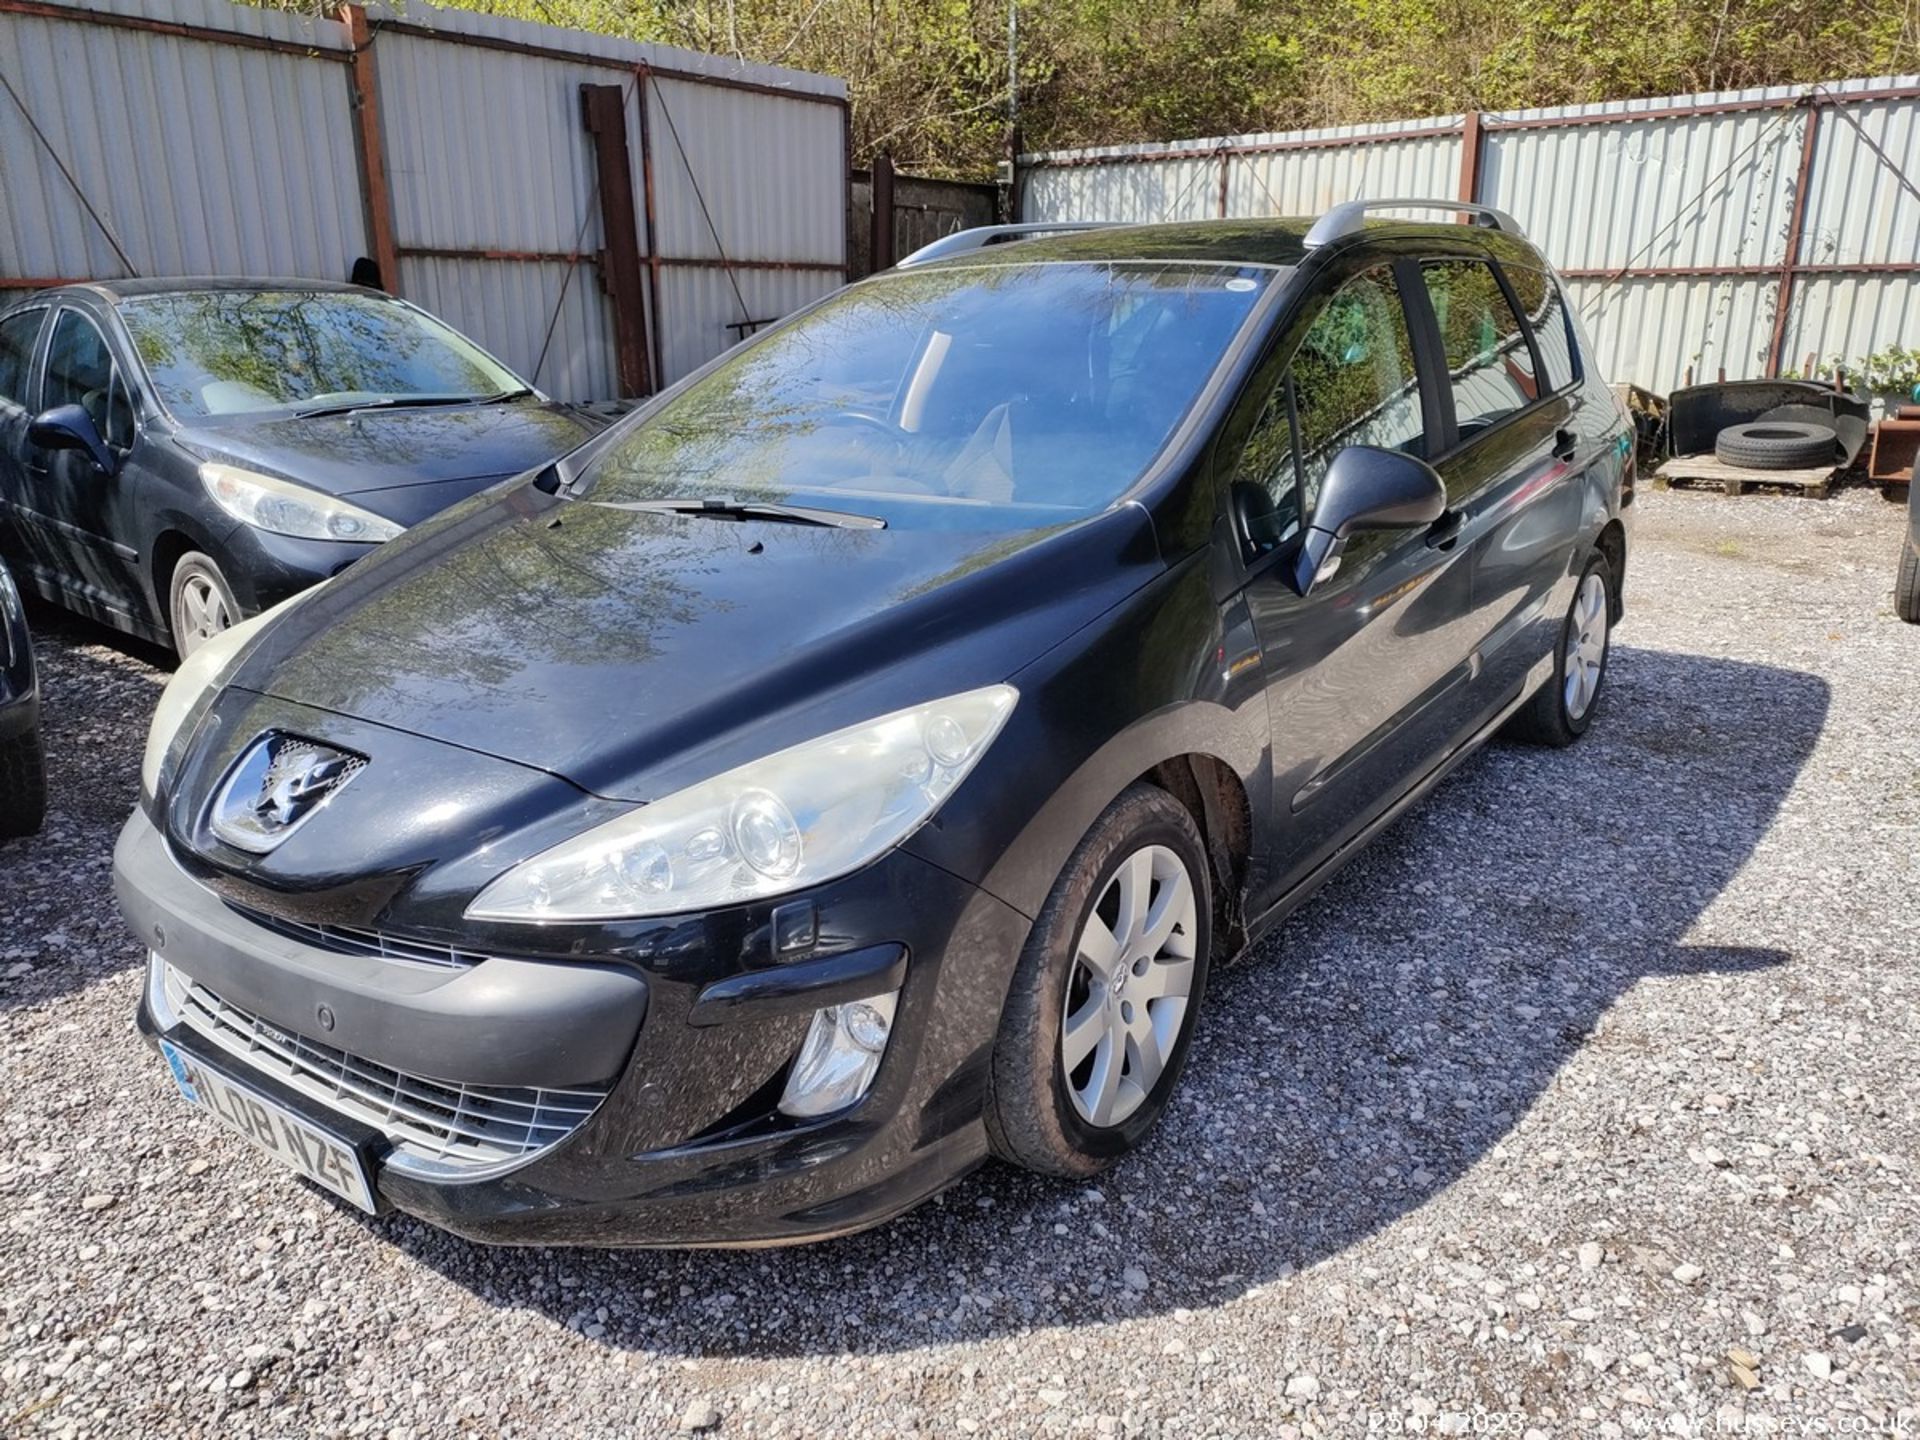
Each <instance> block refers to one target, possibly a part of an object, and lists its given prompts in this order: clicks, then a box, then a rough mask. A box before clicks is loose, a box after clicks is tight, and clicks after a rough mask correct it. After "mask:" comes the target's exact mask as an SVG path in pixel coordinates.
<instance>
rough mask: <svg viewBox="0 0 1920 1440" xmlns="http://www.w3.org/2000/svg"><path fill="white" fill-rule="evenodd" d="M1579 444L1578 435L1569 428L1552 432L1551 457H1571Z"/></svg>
mask: <svg viewBox="0 0 1920 1440" xmlns="http://www.w3.org/2000/svg"><path fill="white" fill-rule="evenodd" d="M1579 444H1580V437H1579V436H1578V435H1576V434H1574V433H1573V431H1571V430H1556V431H1554V432H1553V458H1554V459H1556V460H1571V459H1573V454H1574V450H1575V449H1576V448H1577V447H1578V446H1579Z"/></svg>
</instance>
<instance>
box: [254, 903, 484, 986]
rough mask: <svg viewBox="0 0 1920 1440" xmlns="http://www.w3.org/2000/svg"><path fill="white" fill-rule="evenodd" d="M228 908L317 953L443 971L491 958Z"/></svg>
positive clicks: (346, 927)
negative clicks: (367, 957) (364, 957)
mask: <svg viewBox="0 0 1920 1440" xmlns="http://www.w3.org/2000/svg"><path fill="white" fill-rule="evenodd" d="M227 908H228V909H229V910H232V911H233V912H234V913H235V914H237V915H242V916H244V917H246V919H248V920H250V921H252V922H253V923H254V924H255V925H258V926H260V927H262V928H263V929H266V930H271V931H273V932H274V933H275V934H278V935H284V936H286V937H287V939H289V940H298V941H299V942H300V943H301V944H303V945H311V946H313V947H314V948H315V949H316V950H330V951H332V952H333V953H334V954H336V955H371V956H374V957H376V958H378V959H381V960H407V961H411V962H412V963H413V964H415V965H437V966H439V967H441V968H442V969H448V970H465V969H468V968H470V967H472V966H474V965H478V964H479V963H480V962H481V961H482V960H485V959H486V958H487V957H486V956H485V955H482V954H480V953H479V952H478V951H476V950H461V949H459V948H457V947H455V946H452V945H439V944H436V943H434V942H433V941H431V940H410V939H406V938H404V937H400V936H394V935H387V934H384V933H382V932H381V931H378V930H362V929H359V928H358V927H356V926H353V925H309V924H307V923H306V922H305V921H301V920H284V919H282V918H281V917H280V916H278V915H264V914H262V913H261V912H260V911H258V910H249V909H247V908H246V907H245V906H242V905H235V904H233V903H232V902H231V901H229V902H228V904H227Z"/></svg>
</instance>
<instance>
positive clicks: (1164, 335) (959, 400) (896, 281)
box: [583, 263, 1279, 526]
mask: <svg viewBox="0 0 1920 1440" xmlns="http://www.w3.org/2000/svg"><path fill="white" fill-rule="evenodd" d="M1276 273H1279V272H1276V271H1273V270H1268V269H1263V268H1258V267H1247V268H1240V267H1230V266H1219V265H1191V264H1173V263H1125V264H1102V263H1053V264H1031V265H988V266H959V267H955V266H939V267H936V268H932V269H928V270H922V271H914V270H908V271H904V272H900V273H897V274H893V275H887V276H883V277H881V278H879V279H877V280H872V281H869V282H867V283H865V284H862V285H857V286H853V287H851V288H849V289H847V290H844V291H842V292H840V293H839V294H838V295H836V296H834V297H832V298H831V299H829V300H827V301H826V302H825V303H823V304H822V305H820V306H819V307H817V308H816V309H814V310H813V311H811V312H810V313H808V314H807V315H805V316H803V317H802V318H801V319H799V320H798V321H796V322H795V323H794V324H792V325H789V326H785V327H783V328H781V329H779V330H775V331H771V332H769V333H768V334H767V335H766V336H765V337H764V338H762V339H760V340H757V341H754V342H752V343H750V344H748V345H746V346H743V347H741V348H740V349H739V350H737V351H735V352H734V353H733V354H732V355H730V356H729V357H727V358H726V359H725V360H724V361H723V362H722V363H721V364H720V365H719V366H718V367H717V368H715V369H714V370H713V371H712V372H710V373H709V374H707V375H706V376H705V377H703V378H702V379H700V380H698V381H696V382H695V383H694V384H693V385H692V386H690V387H689V388H688V389H686V390H685V391H683V392H682V393H681V394H679V395H678V396H676V397H674V398H673V399H671V400H670V401H668V402H667V403H666V405H664V406H663V407H662V408H661V409H660V410H658V411H657V412H655V413H654V414H653V415H652V416H650V417H649V418H648V419H647V420H646V421H644V422H642V423H641V424H640V425H638V426H637V427H636V428H634V429H633V430H631V431H629V432H628V433H626V434H625V435H623V436H621V437H620V439H619V440H618V441H617V442H616V443H615V444H613V445H612V447H611V448H610V449H609V450H608V451H607V453H606V454H605V456H604V457H603V458H602V459H601V461H600V462H599V463H598V464H597V465H596V466H595V467H594V469H593V470H592V471H590V472H589V474H588V475H587V476H586V477H583V478H584V479H585V481H586V483H588V484H591V485H592V487H593V494H594V498H595V499H596V500H609V501H615V502H619V501H634V500H665V499H684V498H689V497H708V496H716V497H718V496H724V497H729V498H735V499H741V500H762V501H787V500H794V501H797V502H798V503H806V504H812V505H816V506H823V507H828V508H840V509H844V510H849V511H864V512H867V513H874V514H880V515H883V516H884V517H885V518H887V519H888V521H889V523H891V524H908V525H941V526H956V525H963V524H970V523H985V524H989V525H991V524H994V523H996V522H995V520H994V517H995V516H996V515H1005V514H1014V513H1022V512H1026V513H1028V514H1029V522H1028V523H1030V521H1031V519H1032V518H1034V517H1033V516H1032V514H1031V512H1051V513H1052V514H1053V515H1055V516H1059V517H1065V516H1071V515H1072V514H1076V513H1083V512H1086V511H1090V510H1094V509H1099V508H1104V507H1105V506H1107V505H1108V504H1110V503H1112V502H1113V501H1114V500H1115V499H1116V498H1118V497H1119V496H1120V495H1121V494H1123V493H1124V492H1125V491H1126V490H1127V489H1128V488H1129V487H1131V486H1132V484H1133V483H1134V481H1135V480H1137V479H1138V478H1139V477H1140V475H1141V474H1142V473H1143V472H1144V471H1145V469H1146V468H1147V466H1148V465H1149V464H1150V463H1151V462H1152V461H1153V459H1154V458H1155V457H1156V456H1157V455H1158V454H1159V453H1160V451H1161V449H1162V448H1163V447H1164V446H1165V445H1166V443H1167V441H1168V439H1169V437H1170V436H1171V435H1172V434H1173V431H1174V429H1175V428H1176V427H1177V426H1178V425H1179V423H1180V422H1181V420H1182V419H1183V418H1184V417H1185V415H1186V414H1187V412H1188V410H1189V409H1190V408H1191V407H1192V405H1193V403H1194V400H1195V399H1196V398H1197V397H1198V396H1199V394H1200V391H1201V389H1202V387H1203V386H1205V384H1206V383H1207V380H1208V378H1209V377H1210V376H1211V375H1212V374H1213V371H1214V369H1215V367H1216V366H1217V365H1218V364H1219V363H1220V361H1221V358H1222V357H1223V356H1224V355H1225V353H1226V351H1227V348H1228V346H1229V345H1230V344H1231V343H1232V341H1233V339H1234V337H1235V336H1236V335H1237V334H1238V333H1239V331H1240V329H1241V327H1242V326H1243V325H1244V324H1245V323H1246V321H1247V318H1248V316H1249V315H1250V314H1251V313H1252V310H1253V307H1254V304H1255V302H1256V301H1257V300H1258V299H1259V297H1260V294H1261V292H1262V290H1264V289H1265V287H1266V286H1267V285H1268V284H1269V283H1270V281H1271V280H1272V278H1273V276H1274V275H1275V274H1276Z"/></svg>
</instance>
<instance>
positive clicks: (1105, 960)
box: [986, 784, 1213, 1177]
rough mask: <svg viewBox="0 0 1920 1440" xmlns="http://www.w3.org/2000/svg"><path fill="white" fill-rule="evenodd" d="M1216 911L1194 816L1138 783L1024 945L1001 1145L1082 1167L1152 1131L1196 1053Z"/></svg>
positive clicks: (997, 1148)
mask: <svg viewBox="0 0 1920 1440" xmlns="http://www.w3.org/2000/svg"><path fill="white" fill-rule="evenodd" d="M1212 914H1213V896H1212V888H1211V883H1210V872H1209V870H1208V868H1207V860H1206V850H1205V847H1204V846H1203V845H1202V843H1201V840H1200V832H1199V830H1198V828H1197V827H1196V826H1195V825H1194V822H1193V816H1192V815H1191V814H1189V813H1188V811H1187V808H1186V807H1185V806H1184V805H1182V804H1181V803H1180V802H1179V801H1177V800H1175V799H1174V798H1173V797H1172V796H1171V795H1169V794H1168V793H1167V792H1166V791H1164V790H1161V789H1159V788H1158V787H1156V786H1152V785H1144V784H1142V785H1135V786H1133V787H1132V788H1131V789H1129V790H1128V791H1127V792H1126V793H1125V794H1123V795H1122V796H1121V797H1120V798H1119V799H1118V800H1116V801H1114V802H1113V804H1112V805H1110V806H1108V807H1107V809H1106V811H1105V812H1104V813H1103V814H1102V815H1101V816H1100V818H1099V819H1098V820H1096V821H1095V822H1094V824H1093V828H1092V829H1091V830H1089V831H1088V832H1087V835H1086V838H1084V839H1083V840H1082V841H1081V842H1080V844H1079V846H1078V848H1076V849H1075V850H1074V852H1073V855H1072V857H1071V858H1070V859H1069V860H1068V861H1067V865H1066V868H1065V870H1063V871H1062V872H1061V875H1060V878H1059V880H1058V881H1057V882H1055V884H1054V887H1053V892H1052V893H1051V894H1050V895H1049V896H1048V897H1047V903H1046V905H1045V906H1044V907H1043V908H1042V909H1041V912H1040V918H1039V919H1038V920H1037V921H1036V922H1035V923H1034V927H1033V932H1032V934H1030V935H1029V936H1028V938H1027V944H1026V948H1025V949H1024V950H1023V951H1022V952H1021V956H1020V964H1019V967H1018V968H1017V969H1016V971H1015V973H1014V979H1013V985H1012V988H1011V990H1010V992H1009V994H1008V996H1007V1004H1006V1008H1005V1010H1004V1011H1003V1012H1002V1015H1001V1019H1000V1033H999V1036H998V1038H997V1039H996V1040H995V1042H994V1050H993V1062H992V1068H991V1070H990V1072H989V1076H990V1078H989V1081H988V1097H987V1113H986V1121H987V1136H988V1139H989V1140H990V1142H991V1143H992V1146H993V1150H994V1153H995V1154H997V1155H999V1156H1000V1157H1001V1158H1002V1159H1005V1160H1009V1161H1011V1162H1013V1163H1014V1164H1016V1165H1019V1166H1022V1167H1024V1168H1025V1169H1028V1170H1034V1171H1038V1172H1039V1173H1041V1174H1045V1175H1061V1176H1068V1177H1081V1176H1088V1175H1095V1174H1098V1173H1099V1172H1100V1171H1102V1170H1104V1169H1106V1168H1107V1167H1108V1166H1109V1165H1111V1164H1113V1162H1114V1161H1116V1160H1118V1159H1119V1158H1120V1157H1121V1156H1122V1155H1124V1154H1126V1153H1127V1152H1128V1151H1129V1150H1132V1149H1133V1148H1134V1147H1135V1146H1137V1145H1138V1144H1139V1143H1140V1142H1141V1141H1142V1140H1144V1139H1145V1138H1146V1135H1147V1132H1148V1131H1150V1130H1151V1129H1152V1128H1153V1126H1154V1124H1155V1122H1156V1121H1158V1120H1159V1118H1160V1115H1161V1113H1162V1112H1163V1111H1164V1110H1165V1109H1166V1107H1167V1099H1168V1097H1169V1096H1170V1095H1172V1093H1173V1087H1174V1085H1175V1084H1176V1083H1177V1081H1178V1080H1179V1078H1180V1069H1181V1066H1182V1065H1184V1064H1185V1062H1186V1055H1187V1046H1188V1043H1189V1042H1190V1040H1191V1039H1192V1036H1193V1026H1194V1020H1195V1017H1196V1016H1197V1015H1198V1014H1199V1010H1200V1000H1201V996H1202V994H1203V993H1204V992H1205V990H1206V983H1207V958H1208V953H1209V947H1210V946H1211V944H1212V940H1213V934H1212Z"/></svg>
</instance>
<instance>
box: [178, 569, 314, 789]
mask: <svg viewBox="0 0 1920 1440" xmlns="http://www.w3.org/2000/svg"><path fill="white" fill-rule="evenodd" d="M327 583H328V582H326V581H324V580H323V581H321V582H320V584H319V585H316V586H314V587H313V588H312V589H311V590H302V591H301V592H300V593H299V594H298V595H295V596H294V597H293V598H291V599H289V600H282V601H281V602H280V603H279V604H278V605H275V606H273V607H272V608H271V609H268V610H262V611H261V612H260V613H259V614H258V615H256V616H254V617H253V618H252V619H251V620H242V621H241V622H240V623H239V624H238V625H232V626H229V627H228V628H227V629H225V630H222V631H221V632H220V633H219V634H218V635H215V636H214V637H213V638H212V639H210V640H206V641H203V642H202V643H201V645H200V647H199V648H198V649H197V650H195V651H194V652H193V654H191V655H189V656H188V657H187V658H186V659H184V660H182V661H181V662H180V668H179V669H177V670H175V671H174V672H173V678H172V679H171V680H169V681H167V688H166V689H164V690H162V691H161V692H160V703H159V704H158V705H156V706H154V707H153V720H152V722H151V723H150V724H149V725H148V726H147V748H146V753H145V754H143V755H142V756H141V757H140V788H141V790H142V792H143V793H145V794H146V795H148V796H153V795H158V794H159V793H160V776H161V772H162V771H163V770H164V769H165V767H166V761H167V752H168V751H169V750H171V749H172V748H173V742H174V740H175V739H176V738H177V737H178V736H179V734H180V732H181V729H182V728H183V727H184V726H185V724H186V722H187V719H188V717H190V716H191V715H193V714H194V713H195V711H196V710H198V708H199V706H200V703H201V702H202V701H203V700H205V699H207V698H208V697H210V696H211V695H213V694H214V693H215V692H216V691H217V690H219V688H220V685H221V682H222V681H224V680H225V679H226V677H227V672H228V671H229V670H231V669H232V667H233V663H234V662H235V661H236V660H238V659H239V658H240V652H241V651H242V650H244V649H246V648H247V642H248V641H249V640H251V639H252V638H253V637H254V636H255V635H257V634H258V633H259V632H260V631H261V630H262V629H263V628H265V626H266V624H267V622H268V621H269V620H274V619H277V618H278V617H279V616H281V615H283V614H285V613H286V612H287V611H289V610H291V609H292V608H293V607H294V606H296V605H298V604H299V603H300V602H301V601H302V600H305V599H307V598H308V597H309V596H312V595H314V594H317V593H318V592H319V591H320V590H321V588H322V587H324V586H325V585H326V584H327Z"/></svg>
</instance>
